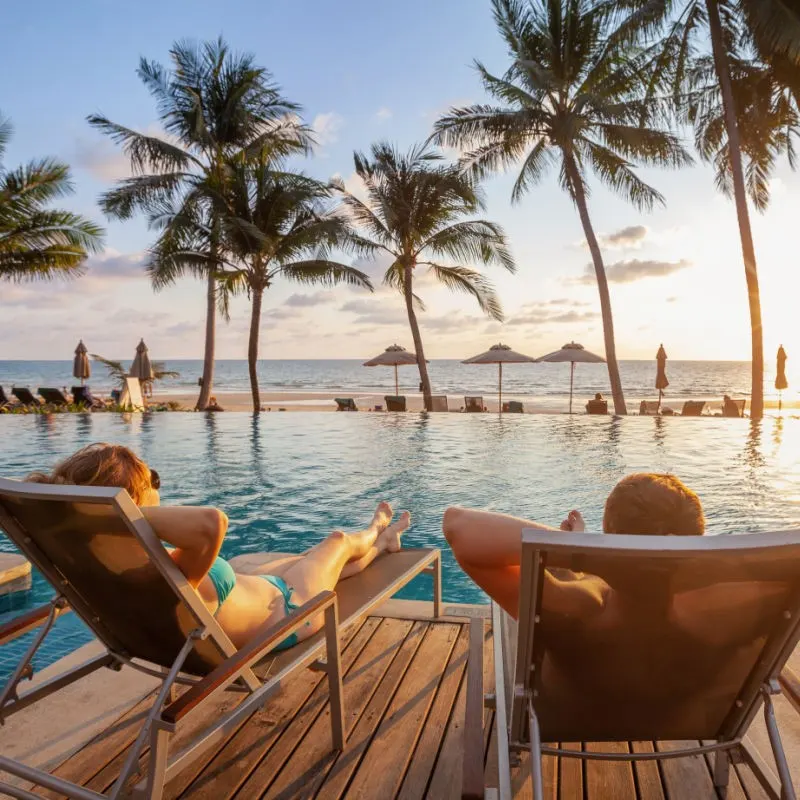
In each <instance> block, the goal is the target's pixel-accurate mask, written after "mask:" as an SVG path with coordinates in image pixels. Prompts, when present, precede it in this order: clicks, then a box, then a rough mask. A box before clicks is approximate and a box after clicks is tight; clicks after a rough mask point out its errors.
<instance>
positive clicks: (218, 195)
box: [150, 153, 372, 414]
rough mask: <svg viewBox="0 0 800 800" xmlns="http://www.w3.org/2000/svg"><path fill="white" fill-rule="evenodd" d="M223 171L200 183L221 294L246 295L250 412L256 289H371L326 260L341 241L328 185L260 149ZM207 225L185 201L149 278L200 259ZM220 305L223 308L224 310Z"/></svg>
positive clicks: (343, 234) (343, 232)
mask: <svg viewBox="0 0 800 800" xmlns="http://www.w3.org/2000/svg"><path fill="white" fill-rule="evenodd" d="M223 174H224V178H223V180H222V182H221V183H219V184H217V185H216V186H213V187H212V186H211V185H206V190H207V191H208V192H209V196H210V198H211V202H212V204H214V205H215V206H216V207H218V208H219V209H224V212H223V211H222V210H220V211H219V212H218V214H217V219H218V220H219V230H220V248H219V253H218V257H219V262H220V264H219V267H218V270H217V271H218V279H219V281H220V285H221V288H222V293H221V296H220V297H221V300H222V304H223V306H227V301H228V298H229V296H230V295H234V294H237V293H241V292H246V294H247V295H248V297H249V299H250V302H251V314H250V336H249V342H248V349H247V362H248V368H249V373H250V389H251V392H252V396H253V411H254V413H256V414H257V413H259V412H260V410H261V396H260V392H259V387H258V374H257V366H258V345H259V332H260V328H261V307H262V301H263V297H264V292H265V291H267V290H268V289H269V288H270V287H272V286H273V284H274V283H275V282H276V281H279V280H288V281H293V282H297V283H302V284H313V285H323V286H334V285H336V284H340V283H345V284H348V285H350V286H361V287H364V288H366V289H369V290H370V291H372V284H371V282H370V280H369V278H368V277H367V276H366V275H365V274H364V273H363V272H361V271H359V270H358V269H355V268H354V267H352V266H348V265H346V264H341V263H339V262H337V261H333V260H331V259H330V257H329V255H330V251H331V250H332V249H333V248H335V247H337V246H339V245H346V244H347V243H348V240H349V237H350V232H349V228H348V226H347V225H346V224H345V222H344V220H343V219H342V218H341V217H340V216H337V215H335V214H332V213H330V211H329V210H327V208H326V201H328V200H329V199H330V190H329V188H328V187H326V186H325V185H324V184H321V183H319V182H318V181H315V180H312V179H311V178H308V177H306V176H305V175H302V174H297V173H291V172H285V171H282V170H276V169H274V164H272V163H271V161H270V158H269V157H268V155H267V154H266V153H261V154H260V155H259V156H258V157H251V158H247V157H246V156H245V155H244V154H242V155H240V156H238V157H235V158H233V159H231V160H230V161H229V162H228V163H227V164H226V168H225V170H224V173H223ZM211 233H212V230H211V228H210V227H209V225H208V222H207V220H204V219H203V217H202V216H194V217H193V216H192V215H191V214H190V213H188V212H187V209H186V208H185V207H182V208H180V209H178V210H177V212H176V214H175V215H174V217H173V218H172V219H171V220H170V221H169V223H168V224H167V225H166V229H165V235H164V236H162V237H161V239H159V242H158V244H157V245H156V248H155V249H154V253H153V259H152V263H151V266H150V270H151V274H152V275H153V279H154V281H156V282H158V281H159V280H160V279H161V278H160V271H162V270H164V271H166V272H167V273H171V272H172V271H174V270H175V269H181V268H187V269H192V268H194V265H197V264H198V263H202V261H203V258H204V257H203V255H202V254H203V253H205V252H207V249H208V248H207V243H208V239H209V237H210V236H211ZM224 310H225V311H227V308H225V309H224Z"/></svg>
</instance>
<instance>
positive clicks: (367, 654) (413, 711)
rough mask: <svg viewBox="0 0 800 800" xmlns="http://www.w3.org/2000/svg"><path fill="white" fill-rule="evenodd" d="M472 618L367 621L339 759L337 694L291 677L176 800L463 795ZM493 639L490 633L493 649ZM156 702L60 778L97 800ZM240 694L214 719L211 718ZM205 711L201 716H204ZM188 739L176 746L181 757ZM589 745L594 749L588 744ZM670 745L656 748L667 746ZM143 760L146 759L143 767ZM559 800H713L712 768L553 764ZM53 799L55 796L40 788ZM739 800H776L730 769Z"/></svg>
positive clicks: (172, 792)
mask: <svg viewBox="0 0 800 800" xmlns="http://www.w3.org/2000/svg"><path fill="white" fill-rule="evenodd" d="M468 634H469V626H468V620H463V622H462V621H461V620H457V621H442V622H430V621H426V620H422V619H420V620H411V619H398V618H390V617H370V618H369V619H367V620H366V621H364V622H363V623H361V624H360V625H358V626H355V628H354V629H351V630H349V631H347V632H346V633H345V634H344V636H343V639H342V643H343V655H342V660H343V669H344V670H345V679H344V691H345V704H346V713H347V724H348V731H349V732H350V738H349V741H348V744H347V747H346V749H345V750H344V752H342V753H340V754H338V755H337V754H335V753H332V752H331V749H330V748H331V739H330V726H329V721H328V715H329V711H328V706H327V702H326V698H327V683H326V681H325V679H324V675H323V673H319V672H312V671H310V670H306V671H304V672H300V673H298V674H295V675H294V676H293V677H292V678H291V679H290V680H289V681H288V682H287V683H286V685H285V686H284V687H283V688H282V689H281V690H280V691H279V693H278V694H277V695H275V696H274V698H273V699H272V700H271V701H270V702H269V703H268V704H267V705H266V707H265V708H263V709H262V710H261V711H259V712H257V713H256V714H254V715H253V716H252V717H250V719H249V720H248V721H247V722H246V723H244V724H243V725H242V726H241V727H240V728H239V729H238V730H237V731H236V732H235V733H234V734H233V735H232V736H231V737H230V738H229V739H228V740H227V742H225V743H224V745H223V746H222V747H221V748H219V749H218V750H217V751H216V752H211V753H210V754H208V755H207V756H206V757H205V758H204V759H203V760H202V761H201V762H199V763H196V764H195V765H193V766H192V767H190V768H189V769H188V770H186V771H185V772H184V773H182V774H181V775H179V776H178V777H177V779H176V780H174V781H173V782H172V783H171V784H169V786H168V791H167V796H168V797H170V798H177V797H186V798H193V799H199V798H208V799H209V800H211V799H212V798H213V800H225V798H234V797H235V798H237V800H239V798H259V797H264V798H285V799H287V800H288V798H321V799H322V798H324V800H335V798H345V797H346V798H353V799H354V800H355V799H356V798H375V799H376V800H389V798H402V800H414V799H415V798H432V799H433V800H443V799H445V798H457V797H459V796H460V790H461V767H462V755H461V740H462V735H463V724H464V708H465V692H466V663H467V647H468ZM490 636H491V634H490V633H488V632H487V639H488V638H490ZM485 653H486V661H485V663H484V680H485V688H486V690H487V691H491V690H492V688H493V684H494V680H493V676H492V663H491V653H492V648H491V646H487V647H486V648H485ZM151 702H152V696H151V697H149V698H146V699H145V700H143V701H142V702H141V703H139V704H138V705H136V706H135V707H133V708H132V709H130V710H129V711H128V712H127V713H126V714H125V715H124V716H122V717H121V718H120V719H119V720H118V721H117V722H116V723H115V724H114V725H112V726H111V727H110V728H109V729H108V730H106V731H105V732H104V733H103V734H101V735H100V736H98V737H96V738H95V739H94V740H92V741H91V742H89V744H87V745H86V746H85V747H83V748H82V749H81V750H79V751H78V752H77V753H76V754H75V755H73V756H72V757H71V758H70V759H68V760H67V761H66V762H65V763H64V764H62V765H61V766H60V767H59V768H58V769H56V770H55V774H57V775H60V776H62V777H64V778H67V779H69V780H73V781H76V782H79V783H81V784H83V785H86V786H88V787H90V788H92V789H95V790H97V791H103V790H106V789H108V788H109V787H110V786H111V785H112V783H113V782H114V780H115V778H116V776H117V775H118V774H119V770H120V766H121V764H122V763H123V762H124V760H125V757H126V755H127V748H129V747H130V745H131V743H132V741H133V739H134V738H135V736H136V733H137V731H138V727H139V723H140V722H141V719H142V715H143V712H144V711H145V710H146V709H147V708H148V706H149V704H150V703H151ZM233 702H235V696H234V695H228V697H227V698H226V699H225V700H224V701H222V702H220V703H219V705H218V706H216V707H215V708H209V709H207V711H206V712H204V718H203V719H198V720H197V721H196V722H195V725H198V726H201V727H202V725H203V724H204V720H205V721H206V722H207V721H209V720H210V719H213V718H214V717H215V716H216V715H217V714H219V713H221V712H222V711H223V710H225V709H227V708H230V706H231V704H232V703H233ZM201 713H202V712H201ZM190 735H191V731H187V732H185V733H184V734H182V735H178V736H177V737H176V739H175V740H174V741H175V744H174V746H175V747H176V748H180V747H181V746H182V745H183V744H184V743H185V741H186V740H187V737H188V736H190ZM492 735H493V713H492V712H490V711H486V712H485V714H484V742H485V753H486V754H487V762H486V768H487V778H488V783H489V785H496V760H495V758H494V757H493V755H492V751H493V747H490V744H493V743H491V742H490V741H489V739H490V737H491V736H492ZM564 746H565V747H574V748H575V749H578V748H580V747H581V746H583V747H585V748H586V749H587V750H591V749H593V745H592V744H591V743H584V744H583V745H581V744H580V743H578V744H572V745H564ZM659 746H660V745H659ZM629 747H632V748H633V750H634V751H639V750H648V749H650V750H652V748H653V743H652V742H634V743H630V744H625V743H621V744H619V745H618V748H619V750H620V751H621V752H629V750H628V748H629ZM146 758H147V756H146V755H145V756H144V759H146ZM528 767H529V764H528V763H527V762H526V760H523V762H522V763H521V765H520V766H519V768H518V769H517V770H516V776H515V787H516V795H515V796H516V797H519V798H527V797H530V796H531V795H530V788H529V785H527V783H526V781H525V777H526V776H527V774H528ZM544 770H545V776H546V795H547V797H548V798H550V799H551V800H557V799H559V800H567V799H570V800H571V799H572V798H575V800H578V799H579V798H587V800H588V799H591V800H608V799H609V798H613V799H614V800H626V799H627V798H630V800H635V799H638V800H679V798H687V800H689V799H691V800H704V798H715V797H716V796H717V795H716V792H715V790H714V788H713V785H712V782H711V771H710V766H709V763H708V761H707V760H705V759H704V758H702V757H692V758H681V759H675V760H669V761H664V762H661V763H658V764H657V763H655V762H639V763H636V764H632V763H631V762H613V763H612V762H600V761H589V762H583V761H579V760H574V759H560V760H558V761H557V760H556V759H554V758H546V759H545V762H544ZM38 791H39V792H40V793H41V794H42V795H43V796H45V797H57V796H58V795H55V794H53V793H50V792H46V791H44V790H38ZM727 796H728V798H729V799H730V800H745V799H746V798H753V799H755V798H759V800H760V798H763V797H766V795H765V794H764V793H763V792H762V790H761V788H760V787H759V786H758V784H757V783H756V781H755V779H754V778H753V775H752V773H751V772H750V771H749V769H748V768H747V767H745V766H743V765H735V768H734V769H733V770H732V771H731V785H730V787H729V790H728V795H727Z"/></svg>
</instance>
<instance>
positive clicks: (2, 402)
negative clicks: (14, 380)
mask: <svg viewBox="0 0 800 800" xmlns="http://www.w3.org/2000/svg"><path fill="white" fill-rule="evenodd" d="M10 404H11V401H10V400H9V399H8V395H7V394H6V393H5V392H4V391H3V387H2V386H0V408H3V406H7V405H10Z"/></svg>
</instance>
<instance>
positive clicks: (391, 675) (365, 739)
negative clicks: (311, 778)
mask: <svg viewBox="0 0 800 800" xmlns="http://www.w3.org/2000/svg"><path fill="white" fill-rule="evenodd" d="M427 628H428V623H425V622H415V623H414V625H413V626H412V628H411V630H410V631H409V633H408V636H406V638H405V639H404V641H403V643H402V645H401V646H400V650H399V651H398V652H397V655H396V656H395V657H394V660H393V661H392V663H391V664H390V666H389V669H388V670H386V673H385V674H384V676H383V679H382V680H381V681H380V682H379V683H377V686H376V689H375V692H373V694H372V698H371V699H370V701H369V703H368V704H367V707H366V708H365V709H364V712H363V713H362V714H361V716H360V717H359V720H358V722H357V723H356V725H355V727H354V728H353V729H352V730H351V732H350V736H349V738H348V741H347V746H346V747H345V749H344V751H343V752H342V753H341V754H340V755H339V757H338V758H337V759H336V761H335V762H334V764H333V767H332V768H331V769H330V771H329V772H328V774H327V776H326V777H325V781H324V783H323V784H322V786H321V787H320V788H319V790H318V791H317V795H316V797H317V800H338V798H340V797H342V796H343V795H344V794H345V792H346V791H347V785H348V783H349V782H350V779H351V777H352V776H353V774H354V773H355V772H356V770H357V769H358V766H359V763H360V762H361V759H362V757H363V756H364V754H365V753H366V751H367V748H368V747H369V745H370V742H371V740H372V735H373V733H374V732H375V730H376V728H377V727H378V724H379V723H380V722H381V720H382V719H383V715H384V712H385V711H386V708H387V706H388V705H389V703H390V702H391V700H392V698H393V696H394V693H395V690H396V689H397V687H398V685H399V683H400V681H401V680H402V678H403V675H404V674H405V672H406V669H407V668H408V665H409V663H411V660H412V659H413V658H414V655H415V654H416V652H417V650H418V649H419V647H420V645H421V644H422V641H423V639H424V637H425V632H426V630H427Z"/></svg>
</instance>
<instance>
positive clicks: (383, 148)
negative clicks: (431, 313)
mask: <svg viewBox="0 0 800 800" xmlns="http://www.w3.org/2000/svg"><path fill="white" fill-rule="evenodd" d="M354 163H355V172H356V175H357V176H358V177H359V178H360V179H361V181H362V182H363V184H364V187H365V190H366V199H364V200H362V199H360V198H359V197H357V196H356V195H355V194H353V193H351V192H349V191H347V189H346V188H345V185H344V183H343V181H341V180H338V179H337V180H334V181H333V186H334V188H335V189H336V191H337V192H338V193H339V195H340V196H341V197H342V201H343V209H344V211H345V213H346V214H347V216H348V218H349V221H350V222H351V223H352V224H353V225H354V226H355V227H356V229H357V231H358V235H356V236H353V237H351V240H352V242H353V244H354V245H355V246H356V247H357V248H358V249H360V251H361V252H362V253H364V254H371V255H376V254H381V253H384V254H388V256H389V257H390V258H391V259H392V263H391V264H390V266H389V267H388V269H387V270H386V273H385V275H384V278H383V282H384V283H385V284H386V285H388V286H391V287H393V288H395V289H398V290H399V291H400V292H401V293H402V294H403V297H404V299H405V305H406V312H407V314H408V324H409V326H410V328H411V336H412V338H413V340H414V350H415V352H416V355H417V364H418V366H419V376H420V382H421V384H422V392H423V397H424V402H425V408H426V409H427V410H428V411H430V410H431V408H432V400H431V382H430V378H429V376H428V367H427V362H426V360H425V351H424V348H423V344H422V335H421V333H420V329H419V322H418V320H417V314H416V308H417V307H419V308H421V309H424V306H423V305H422V303H421V301H420V299H419V298H418V297H417V296H416V294H415V292H414V278H415V275H416V274H417V271H418V269H419V268H422V267H425V268H427V271H428V274H429V275H431V276H432V277H433V278H434V279H435V280H437V281H438V282H440V283H442V284H444V286H446V287H447V288H448V289H450V290H452V291H457V292H465V293H466V294H468V295H471V296H472V297H473V298H475V300H476V301H477V302H478V305H479V307H480V309H481V310H482V311H483V312H485V313H486V314H488V315H489V316H490V317H491V318H492V319H496V320H502V319H503V312H502V308H501V305H500V300H499V299H498V297H497V295H496V294H495V292H494V289H493V287H492V284H491V282H490V281H489V280H488V279H487V278H486V277H485V276H484V275H482V274H481V273H480V272H479V271H477V270H476V269H474V268H473V267H471V266H465V265H464V264H463V262H465V261H467V262H473V263H479V264H485V265H489V264H493V263H496V264H499V265H500V266H502V267H504V268H505V269H507V270H508V271H509V272H514V271H515V269H516V266H515V264H514V259H513V258H512V256H511V253H510V251H509V249H508V246H507V243H506V237H505V233H504V232H503V229H502V228H501V227H500V226H499V225H497V224H495V223H494V222H488V221H486V220H483V219H463V218H464V217H466V216H469V215H471V214H474V213H476V212H477V211H479V210H481V209H482V208H483V207H484V202H483V196H482V193H481V191H480V189H479V186H478V184H477V182H476V181H475V180H474V179H473V177H472V176H470V175H467V174H465V173H464V172H462V171H461V170H460V169H459V168H458V167H457V166H454V165H450V164H445V163H443V161H442V156H441V154H440V153H438V152H437V151H435V150H433V149H432V148H430V147H428V146H427V145H423V146H417V147H413V148H412V149H411V150H409V151H408V152H407V153H405V154H403V153H399V152H397V151H396V150H395V149H394V148H393V147H392V146H391V145H389V144H386V143H378V144H374V145H373V146H372V150H371V158H368V157H367V156H366V155H364V154H362V153H355V154H354ZM447 261H456V262H462V263H456V264H452V263H444V262H447Z"/></svg>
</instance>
